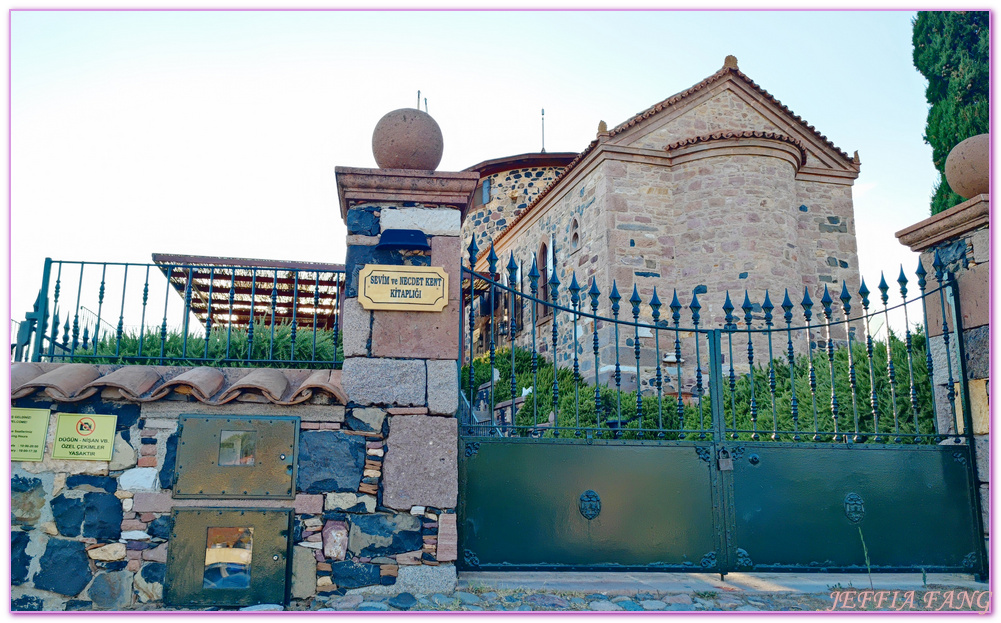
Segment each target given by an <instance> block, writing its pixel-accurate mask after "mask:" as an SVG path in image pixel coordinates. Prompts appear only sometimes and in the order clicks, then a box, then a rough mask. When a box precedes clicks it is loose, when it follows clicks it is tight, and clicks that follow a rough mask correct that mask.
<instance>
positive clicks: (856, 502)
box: [845, 493, 865, 523]
mask: <svg viewBox="0 0 1001 623" xmlns="http://www.w3.org/2000/svg"><path fill="white" fill-rule="evenodd" d="M845 516H846V517H848V521H850V522H852V523H858V522H860V521H862V518H863V517H864V516H865V503H864V502H863V501H862V496H861V495H859V494H857V493H849V494H848V495H846V496H845Z"/></svg>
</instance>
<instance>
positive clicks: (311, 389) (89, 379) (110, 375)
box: [10, 363, 347, 405]
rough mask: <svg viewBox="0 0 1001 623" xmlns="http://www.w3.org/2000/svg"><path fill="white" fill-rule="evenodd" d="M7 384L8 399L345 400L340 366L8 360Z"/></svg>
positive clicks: (291, 402) (211, 402)
mask: <svg viewBox="0 0 1001 623" xmlns="http://www.w3.org/2000/svg"><path fill="white" fill-rule="evenodd" d="M10 387H11V392H10V396H11V399H12V400H13V399H18V398H25V397H27V396H31V395H32V394H35V393H41V394H43V395H44V397H46V398H49V399H51V400H54V401H56V402H77V401H80V400H84V399H86V398H89V397H91V396H93V395H94V394H97V393H98V392H101V391H104V390H105V389H114V390H117V391H118V392H119V394H120V395H121V397H122V398H123V399H125V400H130V401H133V402H154V401H157V400H161V399H163V398H166V397H167V396H168V395H169V394H171V393H177V394H182V395H188V396H192V397H194V398H195V400H197V401H198V402H201V403H204V404H207V405H222V404H226V403H228V402H231V401H233V400H241V401H250V402H270V403H272V404H276V405H294V404H299V403H303V402H306V401H307V400H310V399H311V398H313V397H314V396H315V395H319V394H326V395H327V396H329V397H331V398H333V399H334V401H335V402H336V403H340V404H345V403H346V402H347V395H346V394H345V393H344V389H343V388H342V386H341V371H340V370H280V369H275V368H209V367H205V366H202V367H198V368H181V367H171V366H138V365H137V366H115V365H95V364H87V363H14V364H12V365H11V385H10Z"/></svg>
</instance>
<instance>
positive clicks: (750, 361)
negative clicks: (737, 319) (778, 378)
mask: <svg viewBox="0 0 1001 623" xmlns="http://www.w3.org/2000/svg"><path fill="white" fill-rule="evenodd" d="M740 308H741V309H743V310H744V324H745V325H747V371H748V374H747V377H748V379H749V380H750V384H751V405H750V407H751V439H753V440H754V441H758V440H759V439H761V436H760V435H758V400H757V397H756V396H755V395H754V344H753V343H752V342H751V321H752V320H753V317H752V316H751V311H752V310H753V309H754V305H752V304H751V297H750V296H748V293H747V290H746V289H745V290H744V302H743V304H742V305H741V306H740Z"/></svg>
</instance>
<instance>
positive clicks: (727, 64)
mask: <svg viewBox="0 0 1001 623" xmlns="http://www.w3.org/2000/svg"><path fill="white" fill-rule="evenodd" d="M723 68H724V69H737V57H736V56H734V55H733V54H727V55H726V58H725V59H723Z"/></svg>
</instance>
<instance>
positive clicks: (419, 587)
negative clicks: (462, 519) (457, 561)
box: [348, 565, 458, 595]
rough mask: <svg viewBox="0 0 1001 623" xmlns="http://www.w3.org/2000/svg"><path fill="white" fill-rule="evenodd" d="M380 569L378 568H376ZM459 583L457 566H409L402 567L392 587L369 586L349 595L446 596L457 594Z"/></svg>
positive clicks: (353, 591)
mask: <svg viewBox="0 0 1001 623" xmlns="http://www.w3.org/2000/svg"><path fill="white" fill-rule="evenodd" d="M376 569H378V567H376ZM457 586H458V581H457V578H456V575H455V565H437V566H430V565H408V566H405V567H400V571H399V574H398V575H397V577H396V583H395V584H393V585H392V586H369V587H365V588H360V589H357V590H351V591H348V594H368V595H398V594H400V593H410V594H412V595H433V594H435V593H442V594H445V595H448V594H451V593H453V592H455V589H456V587H457Z"/></svg>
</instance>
